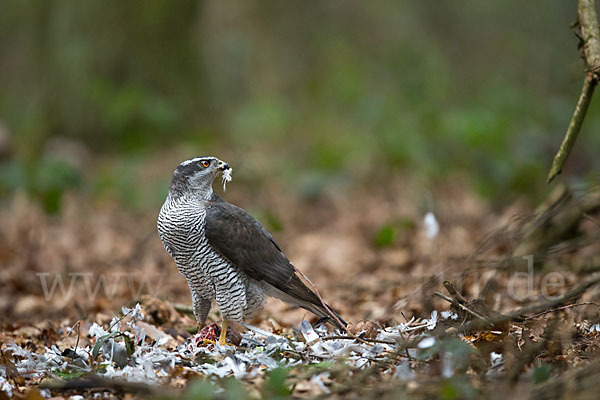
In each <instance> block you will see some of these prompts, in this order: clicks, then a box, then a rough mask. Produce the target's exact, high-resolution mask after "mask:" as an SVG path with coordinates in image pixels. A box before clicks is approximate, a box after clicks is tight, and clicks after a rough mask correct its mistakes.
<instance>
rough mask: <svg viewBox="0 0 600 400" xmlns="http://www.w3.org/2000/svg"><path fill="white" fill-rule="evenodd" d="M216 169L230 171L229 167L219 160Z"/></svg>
mask: <svg viewBox="0 0 600 400" xmlns="http://www.w3.org/2000/svg"><path fill="white" fill-rule="evenodd" d="M217 169H218V170H219V171H227V170H229V169H231V167H230V166H229V164H227V163H226V162H225V161H221V160H219V166H218V167H217Z"/></svg>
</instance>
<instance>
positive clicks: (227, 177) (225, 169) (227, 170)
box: [217, 160, 233, 191]
mask: <svg viewBox="0 0 600 400" xmlns="http://www.w3.org/2000/svg"><path fill="white" fill-rule="evenodd" d="M217 171H220V172H222V173H223V175H222V176H221V181H222V182H223V191H225V190H227V187H226V185H227V182H229V181H231V173H232V172H233V170H232V169H231V167H230V166H229V164H227V163H226V162H225V161H221V160H219V165H218V166H217Z"/></svg>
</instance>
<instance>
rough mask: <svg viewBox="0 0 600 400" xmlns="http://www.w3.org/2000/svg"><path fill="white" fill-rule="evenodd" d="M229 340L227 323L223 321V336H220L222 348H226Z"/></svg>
mask: <svg viewBox="0 0 600 400" xmlns="http://www.w3.org/2000/svg"><path fill="white" fill-rule="evenodd" d="M226 338H227V321H226V320H223V323H222V324H221V335H219V344H220V345H221V346H225V344H226V343H227V342H226V340H225V339H226Z"/></svg>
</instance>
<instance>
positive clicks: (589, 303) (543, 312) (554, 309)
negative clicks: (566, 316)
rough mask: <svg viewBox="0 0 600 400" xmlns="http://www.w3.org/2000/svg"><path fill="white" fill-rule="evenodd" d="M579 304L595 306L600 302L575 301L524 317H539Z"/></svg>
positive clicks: (599, 305)
mask: <svg viewBox="0 0 600 400" xmlns="http://www.w3.org/2000/svg"><path fill="white" fill-rule="evenodd" d="M579 306H597V307H600V304H598V303H594V302H592V301H586V302H583V303H575V304H567V305H566V306H562V307H558V308H553V309H551V310H546V311H542V312H541V313H538V314H535V315H532V316H531V317H526V318H525V319H534V318H537V317H541V316H542V315H546V314H549V313H553V312H556V311H561V310H566V309H568V308H573V307H579Z"/></svg>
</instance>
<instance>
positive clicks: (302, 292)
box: [287, 274, 348, 331]
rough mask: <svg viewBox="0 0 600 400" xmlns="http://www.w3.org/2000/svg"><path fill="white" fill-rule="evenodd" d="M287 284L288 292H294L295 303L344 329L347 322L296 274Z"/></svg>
mask: <svg viewBox="0 0 600 400" xmlns="http://www.w3.org/2000/svg"><path fill="white" fill-rule="evenodd" d="M287 286H288V288H289V289H290V292H291V293H293V294H294V297H295V299H296V301H297V304H298V305H299V306H300V307H302V308H304V309H305V310H308V311H310V312H312V313H314V314H315V315H317V316H319V317H321V318H326V319H327V322H329V323H331V324H333V325H334V326H335V327H336V328H338V329H341V330H343V331H345V330H346V326H347V325H348V323H347V322H346V321H344V320H343V319H342V317H340V315H339V314H338V313H337V312H335V311H334V310H333V309H332V308H331V307H330V306H329V305H328V304H327V303H324V302H322V301H321V299H320V298H319V296H318V295H317V294H316V293H315V292H313V291H312V290H310V289H309V288H308V286H306V285H305V284H304V282H302V279H300V277H298V276H297V275H296V274H294V275H293V276H292V279H291V280H290V281H289V282H288V285H287Z"/></svg>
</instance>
